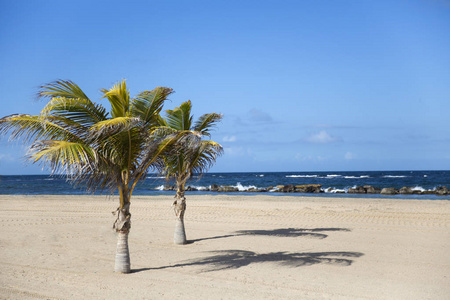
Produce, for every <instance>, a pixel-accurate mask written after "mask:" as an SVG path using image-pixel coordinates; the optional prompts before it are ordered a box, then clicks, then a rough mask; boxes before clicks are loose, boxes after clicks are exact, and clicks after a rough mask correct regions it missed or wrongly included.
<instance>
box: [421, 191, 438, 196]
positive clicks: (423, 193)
mask: <svg viewBox="0 0 450 300" xmlns="http://www.w3.org/2000/svg"><path fill="white" fill-rule="evenodd" d="M435 194H436V192H435V191H423V192H422V191H421V192H420V195H435Z"/></svg>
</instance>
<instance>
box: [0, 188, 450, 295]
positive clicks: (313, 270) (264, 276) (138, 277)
mask: <svg viewBox="0 0 450 300" xmlns="http://www.w3.org/2000/svg"><path fill="white" fill-rule="evenodd" d="M172 199H173V198H172V197H171V196H135V197H134V198H133V199H132V207H131V213H132V229H131V233H130V238H129V246H130V254H131V268H132V273H131V274H117V273H114V272H113V268H114V254H115V247H116V236H115V233H114V232H113V230H112V228H111V227H112V223H113V221H114V216H113V215H112V214H111V212H112V211H113V210H115V209H116V207H117V204H118V200H117V198H116V197H106V196H8V195H3V196H0V203H1V207H2V210H1V212H0V214H1V218H0V224H1V225H2V228H3V232H2V235H1V236H0V263H1V269H0V298H1V299H449V297H450V254H449V253H450V202H449V201H447V200H435V201H431V200H398V199H349V198H317V197H298V196H286V197H284V196H283V197H274V196H260V195H252V196H240V195H234V196H229V195H213V196H208V195H202V196H195V195H194V196H192V195H187V204H188V207H187V212H186V217H185V224H186V233H187V237H188V240H189V241H190V243H189V244H188V245H183V246H177V245H174V244H173V243H172V238H173V229H174V222H175V220H174V216H173V211H172V208H171V203H172Z"/></svg>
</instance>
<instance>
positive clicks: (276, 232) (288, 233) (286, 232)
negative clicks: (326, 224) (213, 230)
mask: <svg viewBox="0 0 450 300" xmlns="http://www.w3.org/2000/svg"><path fill="white" fill-rule="evenodd" d="M328 231H350V229H347V228H313V229H305V228H280V229H273V230H239V231H236V232H234V233H233V234H227V235H219V236H213V237H207V238H201V239H195V240H189V241H188V244H192V243H195V242H200V241H205V240H215V239H222V238H229V237H235V236H243V235H256V236H258V235H259V236H278V237H310V238H317V239H324V238H326V237H328V235H327V234H324V233H319V232H328Z"/></svg>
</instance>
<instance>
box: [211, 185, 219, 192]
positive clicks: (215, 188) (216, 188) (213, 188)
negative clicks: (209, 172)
mask: <svg viewBox="0 0 450 300" xmlns="http://www.w3.org/2000/svg"><path fill="white" fill-rule="evenodd" d="M209 190H210V191H211V192H217V191H218V190H219V186H218V185H217V184H211V187H210V188H209Z"/></svg>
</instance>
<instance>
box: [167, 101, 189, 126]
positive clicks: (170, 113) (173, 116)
mask: <svg viewBox="0 0 450 300" xmlns="http://www.w3.org/2000/svg"><path fill="white" fill-rule="evenodd" d="M166 114H167V116H166V122H167V125H168V126H169V127H171V128H173V129H177V130H190V129H191V125H192V116H191V115H190V114H191V101H190V100H189V101H186V102H183V103H182V104H181V105H180V106H179V107H176V108H175V109H173V110H170V109H168V110H166Z"/></svg>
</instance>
